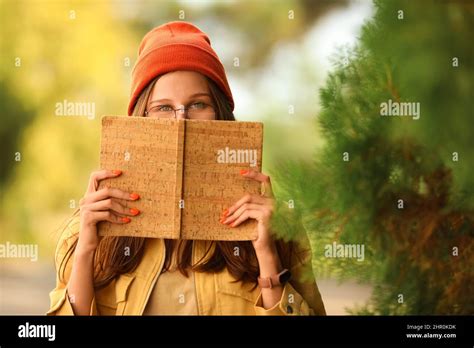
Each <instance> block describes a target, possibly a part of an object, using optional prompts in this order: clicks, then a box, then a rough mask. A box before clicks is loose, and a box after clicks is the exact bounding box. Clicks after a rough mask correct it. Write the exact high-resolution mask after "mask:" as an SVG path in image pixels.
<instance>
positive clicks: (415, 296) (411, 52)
mask: <svg viewBox="0 0 474 348" xmlns="http://www.w3.org/2000/svg"><path fill="white" fill-rule="evenodd" d="M473 5H474V3H472V2H468V1H458V2H456V1H449V2H445V1H408V0H407V1H398V0H397V1H395V0H384V1H381V0H380V1H375V13H374V17H373V18H372V19H371V20H370V21H368V22H367V23H366V24H365V25H364V26H363V28H362V33H361V36H360V38H359V41H358V43H357V45H356V46H355V47H353V48H351V49H347V50H345V51H341V52H340V54H339V55H338V56H337V57H336V59H335V66H334V70H333V72H332V73H331V74H330V75H329V77H328V80H327V82H326V85H325V87H324V88H323V89H322V90H321V91H320V96H321V103H322V112H321V113H320V114H319V115H317V117H316V119H317V126H318V127H320V129H321V131H322V134H323V137H324V141H325V145H324V146H323V148H322V150H320V151H318V152H317V153H316V154H315V159H314V161H313V163H311V164H308V163H295V162H293V163H286V164H281V165H280V166H278V167H277V170H275V171H274V173H272V175H273V176H274V181H275V183H278V187H277V189H276V190H275V191H276V193H277V196H278V197H279V198H280V199H282V200H286V201H288V200H290V199H291V200H293V202H294V209H293V211H292V213H291V214H293V217H294V218H295V219H302V221H303V223H304V226H305V228H306V230H307V231H308V234H309V235H310V239H311V242H312V246H313V253H314V254H313V255H314V266H315V267H314V268H315V271H316V273H317V275H319V276H321V275H329V276H333V277H337V278H338V279H341V280H342V279H347V278H356V279H358V280H360V281H364V282H370V283H371V284H373V285H374V291H373V294H372V298H371V299H370V301H369V302H368V303H367V304H366V305H364V306H362V307H359V308H352V309H350V311H351V312H353V313H358V314H473V313H474V297H473V296H472V295H473V294H474V286H473V283H474V242H473V237H474V195H473V189H474V175H473V173H472V171H473V170H474V156H473V155H472V151H473V149H474V134H473V123H474V114H473V112H474V107H473V106H474V102H473V100H474V93H473V92H474V88H473V87H474V86H473V85H474V83H473V81H474V50H473V45H472V37H474V6H473ZM408 103H410V104H408ZM417 107H419V110H418V113H417V112H416V110H417ZM397 108H398V109H397ZM384 114H392V115H393V114H395V115H396V114H398V116H384ZM401 115H405V116H401ZM280 211H281V210H280ZM285 211H286V212H287V213H288V211H289V209H285ZM284 215H288V214H284ZM282 216H283V215H282V214H277V216H276V217H275V219H276V220H277V221H276V224H281V223H282V222H281V220H282ZM287 225H290V224H287ZM287 227H288V226H287ZM291 229H292V228H291V227H288V228H286V229H283V231H282V232H281V233H283V234H285V233H286V234H287V235H288V234H289V233H291ZM334 241H336V242H337V243H341V244H342V243H345V244H360V245H364V246H365V257H364V260H363V261H357V259H355V258H347V257H346V258H328V257H325V246H326V245H327V244H331V243H333V242H334Z"/></svg>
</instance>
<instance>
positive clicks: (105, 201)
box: [76, 170, 140, 252]
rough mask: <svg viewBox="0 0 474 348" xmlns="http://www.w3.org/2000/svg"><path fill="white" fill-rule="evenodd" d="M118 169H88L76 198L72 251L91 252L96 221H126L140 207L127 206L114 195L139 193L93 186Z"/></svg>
mask: <svg viewBox="0 0 474 348" xmlns="http://www.w3.org/2000/svg"><path fill="white" fill-rule="evenodd" d="M121 174H122V171H120V170H99V171H95V172H92V173H91V176H90V179H89V185H88V187H87V191H86V194H85V195H84V197H83V198H82V199H81V200H80V202H79V206H80V208H79V209H80V230H79V239H78V244H77V247H76V251H77V250H80V251H82V252H93V251H95V249H96V248H97V246H98V244H99V237H98V235H97V223H98V222H99V221H109V222H112V223H116V224H127V223H129V222H130V221H131V219H130V217H129V216H136V215H138V214H139V213H140V211H139V210H138V209H136V208H127V207H126V206H124V205H123V204H121V203H120V202H119V201H118V199H125V200H129V201H136V200H137V199H139V198H140V196H139V195H138V194H136V193H130V192H125V191H122V190H120V189H117V188H111V187H105V188H102V189H100V190H97V188H98V187H99V182H100V180H103V179H107V178H116V177H118V176H120V175H121Z"/></svg>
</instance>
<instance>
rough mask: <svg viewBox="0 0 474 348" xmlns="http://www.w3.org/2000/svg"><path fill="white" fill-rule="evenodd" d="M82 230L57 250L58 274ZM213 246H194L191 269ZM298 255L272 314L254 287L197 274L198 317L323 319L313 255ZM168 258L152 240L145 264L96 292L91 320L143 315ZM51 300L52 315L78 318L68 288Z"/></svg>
mask: <svg viewBox="0 0 474 348" xmlns="http://www.w3.org/2000/svg"><path fill="white" fill-rule="evenodd" d="M78 226H79V224H78V221H77V224H69V226H68V228H66V230H65V232H64V233H63V235H62V236H61V238H60V240H59V243H58V247H57V249H56V269H58V267H59V263H60V261H61V260H62V258H63V256H64V255H65V253H66V251H67V250H68V248H69V246H70V245H71V244H72V243H73V242H74V241H75V239H76V238H77V234H78ZM74 227H75V228H74ZM209 243H210V242H207V241H194V243H193V251H192V259H193V263H195V262H197V261H198V260H200V259H201V257H202V256H203V255H204V253H205V251H206V250H207V248H208V247H209ZM211 254H212V253H209V255H211ZM299 255H300V258H301V259H300V262H298V263H296V264H294V263H293V267H292V268H291V273H292V280H290V282H288V283H287V284H286V285H285V286H284V289H283V295H282V298H281V300H280V302H279V303H277V304H276V305H275V306H274V307H272V308H269V309H264V308H263V307H262V299H261V291H260V289H259V288H258V287H256V288H255V289H253V290H252V284H248V283H247V284H244V283H243V282H233V280H234V278H232V276H231V275H230V274H229V273H228V271H227V270H226V269H224V270H223V271H222V272H220V273H200V272H195V273H194V277H195V289H196V301H197V308H198V313H199V315H325V314H326V312H325V309H324V305H323V302H322V300H321V295H320V293H319V290H318V287H317V285H316V282H315V281H314V279H310V280H306V281H303V279H302V275H303V273H307V272H306V271H305V269H306V270H307V267H311V252H310V250H309V249H307V250H305V251H301V252H300V253H299ZM164 256H165V244H164V241H163V239H148V240H147V242H146V243H145V251H144V255H143V258H142V260H141V262H140V263H139V265H138V267H137V268H136V269H135V270H134V271H133V272H131V273H127V274H123V275H120V276H119V277H117V278H116V279H115V280H113V281H112V282H110V284H108V285H107V286H106V287H104V288H102V289H99V290H96V291H95V296H94V298H93V301H92V305H91V311H90V314H91V315H142V314H143V311H144V309H145V306H146V304H147V301H148V298H149V296H150V294H151V292H152V290H153V287H154V284H155V282H156V280H157V278H158V276H159V274H160V273H161V269H162V267H163V263H164ZM72 259H73V257H71V258H70V259H69V262H68V264H67V265H66V270H65V279H69V275H70V272H71V267H72ZM295 259H297V258H296V257H295ZM295 262H296V261H295ZM50 300H51V306H50V309H49V311H48V312H47V314H48V315H74V312H73V310H72V307H71V303H70V302H69V299H68V296H67V294H66V284H65V283H64V282H61V281H60V280H59V279H57V280H56V288H55V289H53V290H52V291H51V292H50Z"/></svg>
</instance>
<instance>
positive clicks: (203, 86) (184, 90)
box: [151, 71, 209, 100]
mask: <svg viewBox="0 0 474 348" xmlns="http://www.w3.org/2000/svg"><path fill="white" fill-rule="evenodd" d="M196 93H209V86H208V83H207V79H206V77H205V76H204V75H202V74H201V73H198V72H195V71H173V72H170V73H167V74H164V75H162V76H161V77H160V78H159V79H158V80H157V81H156V83H155V86H154V88H153V91H152V93H151V97H152V100H155V99H176V98H177V99H181V98H189V97H190V96H192V95H194V94H196Z"/></svg>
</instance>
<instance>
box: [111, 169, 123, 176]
mask: <svg viewBox="0 0 474 348" xmlns="http://www.w3.org/2000/svg"><path fill="white" fill-rule="evenodd" d="M112 173H114V174H115V175H120V174H122V171H121V170H118V169H114V170H112Z"/></svg>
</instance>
